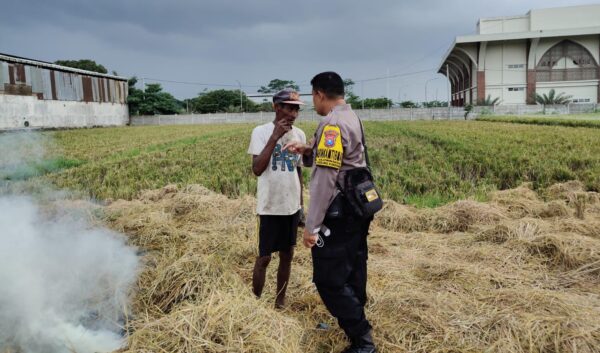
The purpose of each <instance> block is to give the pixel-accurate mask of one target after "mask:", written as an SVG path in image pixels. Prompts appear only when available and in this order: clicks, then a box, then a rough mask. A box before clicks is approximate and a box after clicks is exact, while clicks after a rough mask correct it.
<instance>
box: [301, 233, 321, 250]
mask: <svg viewBox="0 0 600 353" xmlns="http://www.w3.org/2000/svg"><path fill="white" fill-rule="evenodd" d="M318 239H319V236H318V235H317V234H311V233H310V232H309V231H308V229H306V228H304V236H303V237H302V242H303V243H304V246H306V247H307V248H312V247H313V246H315V244H316V243H317V240H318Z"/></svg>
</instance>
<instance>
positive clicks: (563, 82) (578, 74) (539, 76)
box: [438, 5, 600, 106]
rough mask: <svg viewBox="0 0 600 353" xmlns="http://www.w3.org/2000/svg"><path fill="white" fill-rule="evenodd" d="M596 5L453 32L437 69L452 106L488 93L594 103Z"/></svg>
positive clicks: (502, 98)
mask: <svg viewBox="0 0 600 353" xmlns="http://www.w3.org/2000/svg"><path fill="white" fill-rule="evenodd" d="M599 63H600V5H585V6H573V7H563V8H552V9H540V10H531V11H529V12H528V13H527V14H526V15H524V16H511V17H497V18H482V19H480V20H479V23H478V25H477V34H475V35H467V36H459V37H457V38H456V39H455V41H454V43H453V44H452V47H451V48H450V50H449V51H448V52H447V53H446V55H445V56H444V59H443V60H442V63H441V64H440V67H439V69H438V72H439V73H441V74H443V75H446V76H447V77H448V79H449V80H450V86H451V92H452V97H451V100H452V102H451V103H452V105H453V106H464V105H467V104H476V103H477V102H478V101H479V100H481V99H485V98H487V97H490V98H491V99H495V98H499V104H506V105H509V104H535V94H536V93H537V94H544V93H548V92H549V91H550V90H551V89H554V90H555V91H556V93H557V94H559V93H565V94H566V95H570V96H571V102H573V103H600V87H599V84H600V67H599V65H598V64H599Z"/></svg>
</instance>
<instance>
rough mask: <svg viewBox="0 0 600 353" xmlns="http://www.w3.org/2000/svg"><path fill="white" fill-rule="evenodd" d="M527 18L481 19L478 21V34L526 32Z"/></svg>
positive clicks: (527, 28) (528, 25) (527, 27)
mask: <svg viewBox="0 0 600 353" xmlns="http://www.w3.org/2000/svg"><path fill="white" fill-rule="evenodd" d="M529 27H530V23H529V16H512V17H497V18H482V19H481V20H479V26H478V32H479V34H493V33H514V32H528V31H529Z"/></svg>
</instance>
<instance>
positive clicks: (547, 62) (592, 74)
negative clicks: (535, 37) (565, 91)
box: [536, 40, 598, 82]
mask: <svg viewBox="0 0 600 353" xmlns="http://www.w3.org/2000/svg"><path fill="white" fill-rule="evenodd" d="M597 78H598V64H597V63H596V60H594V57H593V56H592V54H590V52H589V51H588V50H587V49H585V48H584V47H583V46H581V45H580V44H577V43H575V42H573V41H570V40H563V41H562V42H560V43H558V44H556V45H555V46H553V47H552V48H550V49H549V50H548V51H547V52H546V53H545V54H544V56H542V59H541V60H540V62H539V63H538V65H537V66H536V80H537V81H538V82H554V81H579V80H596V79H597Z"/></svg>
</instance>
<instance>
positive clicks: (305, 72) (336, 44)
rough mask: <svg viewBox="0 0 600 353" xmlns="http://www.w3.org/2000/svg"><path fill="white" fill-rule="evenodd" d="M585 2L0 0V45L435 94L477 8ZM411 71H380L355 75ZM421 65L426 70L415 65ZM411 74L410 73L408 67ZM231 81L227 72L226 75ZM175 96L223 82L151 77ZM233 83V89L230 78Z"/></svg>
mask: <svg viewBox="0 0 600 353" xmlns="http://www.w3.org/2000/svg"><path fill="white" fill-rule="evenodd" d="M589 3H591V1H576V0H571V1H569V0H558V1H541V0H532V1H522V0H504V1H497V0H496V1H490V0H459V1H442V0H420V1H401V0H371V1H358V0H320V1H317V0H304V1H282V0H280V1H277V0H256V1H251V0H236V1H233V0H196V1H192V0H169V1H167V0H163V1H159V0H101V1H98V0H93V1H92V0H52V1H49V0H3V1H2V9H1V10H0V53H5V54H12V55H16V56H23V57H28V58H32V59H38V60H43V61H51V62H52V61H55V60H60V59H84V58H86V59H87V58H89V59H93V60H95V61H96V62H98V63H100V64H102V65H104V66H105V67H106V68H107V69H108V70H109V71H113V70H114V71H116V72H117V73H118V74H119V75H122V76H128V77H129V76H133V75H136V76H137V77H140V78H141V77H146V78H148V79H146V82H147V83H148V82H153V81H152V80H150V78H152V79H160V80H168V81H180V82H194V83H211V84H222V85H232V86H236V87H237V85H238V83H237V81H239V82H241V84H242V86H243V90H244V91H245V92H247V93H253V92H256V90H257V89H258V87H257V86H259V85H266V84H267V83H268V82H269V81H270V80H271V79H273V78H279V79H290V80H294V81H296V82H297V83H299V84H300V86H301V90H302V91H309V88H310V86H309V84H308V82H309V81H310V79H311V78H312V76H314V75H315V74H316V73H318V72H321V71H325V70H334V71H337V72H339V73H340V74H341V75H342V77H344V78H352V79H353V80H355V81H356V82H357V85H356V86H355V88H354V91H355V93H357V94H358V95H361V96H362V95H364V96H370V97H380V96H386V95H387V94H388V92H389V97H390V98H391V99H393V100H394V101H400V100H407V99H408V100H417V101H421V100H423V98H424V95H425V82H426V81H427V80H429V79H433V78H438V79H437V80H433V81H430V82H429V84H428V98H429V99H433V98H435V96H436V94H437V96H438V99H440V100H445V98H446V96H447V81H446V80H445V78H444V77H443V76H441V75H438V74H436V73H435V71H436V70H435V69H436V68H437V66H438V65H439V63H440V61H441V58H442V56H443V54H444V53H445V52H446V50H447V49H448V48H449V46H450V45H451V43H452V41H453V39H454V37H456V36H458V35H463V34H471V33H474V32H475V29H476V24H477V21H478V19H479V18H480V17H495V16H509V15H522V14H525V13H526V12H527V11H529V10H530V9H532V8H546V7H559V6H569V5H580V4H589ZM388 70H389V72H390V74H391V75H392V76H393V75H396V74H404V73H408V74H410V73H414V74H410V75H403V76H399V77H395V78H392V79H390V80H389V90H388V84H387V80H386V79H382V80H373V81H367V82H364V83H362V84H361V83H360V82H359V81H361V80H365V79H371V78H377V77H385V76H386V75H387V72H388ZM421 71H425V72H421ZM415 72H420V73H415ZM236 80H237V81H236ZM161 83H162V85H163V87H164V88H165V89H166V90H167V91H169V92H171V93H173V94H174V95H175V96H176V97H177V98H188V97H194V96H196V95H197V94H198V92H201V91H202V90H204V89H206V88H208V89H214V88H229V87H226V86H223V87H220V86H215V85H212V86H202V85H197V84H183V83H169V82H161ZM232 88H233V87H232Z"/></svg>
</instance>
